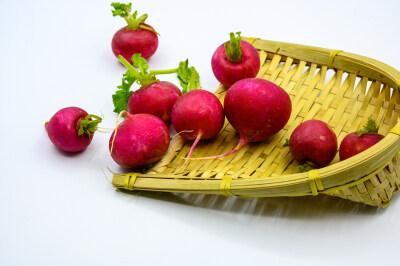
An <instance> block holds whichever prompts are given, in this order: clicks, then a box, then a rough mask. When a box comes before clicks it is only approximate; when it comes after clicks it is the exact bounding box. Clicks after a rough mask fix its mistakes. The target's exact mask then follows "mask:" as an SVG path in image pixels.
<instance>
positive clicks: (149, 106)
mask: <svg viewBox="0 0 400 266" xmlns="http://www.w3.org/2000/svg"><path fill="white" fill-rule="evenodd" d="M181 95H182V92H181V91H180V90H179V88H178V87H177V86H175V85H174V84H172V83H170V82H167V81H160V82H155V83H152V84H150V85H149V86H147V87H142V88H140V89H139V90H137V91H135V92H134V93H133V94H132V95H131V96H130V97H129V100H128V112H129V113H130V114H140V113H146V114H152V115H155V116H157V117H159V118H161V120H162V121H164V122H168V121H169V120H170V119H171V110H172V106H173V105H174V103H175V102H176V100H177V99H178V98H179V97H180V96H181Z"/></svg>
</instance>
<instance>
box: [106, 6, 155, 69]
mask: <svg viewBox="0 0 400 266" xmlns="http://www.w3.org/2000/svg"><path fill="white" fill-rule="evenodd" d="M111 6H112V7H114V10H112V14H113V16H114V17H115V16H120V17H123V18H124V19H125V21H126V22H127V23H128V26H125V27H123V28H121V29H120V30H118V31H117V32H116V33H115V34H114V37H113V38H112V42H111V47H112V50H113V53H114V54H115V56H118V55H122V56H123V57H124V58H125V59H126V60H128V62H130V63H131V64H132V55H133V54H136V53H140V54H142V56H143V57H144V58H146V59H148V58H150V57H151V56H152V55H153V54H154V53H155V52H156V50H157V47H158V37H157V34H158V33H157V32H156V31H155V30H154V29H153V27H151V26H150V25H148V24H145V20H146V19H147V14H144V15H142V16H140V17H139V18H137V15H138V12H137V11H135V12H134V13H133V14H131V9H132V3H129V4H121V3H112V4H111Z"/></svg>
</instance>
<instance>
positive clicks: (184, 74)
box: [113, 54, 199, 122]
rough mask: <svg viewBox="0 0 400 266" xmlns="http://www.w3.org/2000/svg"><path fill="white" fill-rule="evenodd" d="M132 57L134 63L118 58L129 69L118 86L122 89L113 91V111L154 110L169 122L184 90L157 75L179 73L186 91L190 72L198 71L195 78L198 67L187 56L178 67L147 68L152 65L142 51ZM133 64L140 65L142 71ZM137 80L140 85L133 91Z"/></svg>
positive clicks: (145, 111) (135, 111)
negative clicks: (192, 65) (148, 63)
mask: <svg viewBox="0 0 400 266" xmlns="http://www.w3.org/2000/svg"><path fill="white" fill-rule="evenodd" d="M132 58H133V61H134V64H133V66H132V65H131V64H130V63H129V62H128V61H126V60H125V59H124V58H123V57H122V56H118V59H119V60H120V61H121V63H122V64H124V65H125V66H126V67H127V68H128V71H127V72H126V73H125V74H124V77H123V79H122V84H121V85H120V86H118V89H119V90H118V91H117V92H116V93H115V94H114V95H113V103H114V106H115V109H114V112H116V113H120V112H121V111H123V110H128V112H129V113H130V114H140V113H146V114H152V115H155V116H157V117H158V118H160V119H161V120H163V121H164V122H169V121H170V120H171V110H172V106H173V105H174V103H175V101H176V100H177V99H178V98H179V97H180V96H181V95H182V92H181V91H180V90H179V88H178V87H177V86H175V85H174V84H172V83H170V82H166V81H159V80H158V79H157V78H156V75H158V74H170V73H178V78H179V79H180V81H181V85H182V87H184V91H185V88H186V87H187V84H188V83H189V82H190V80H189V78H188V75H189V74H190V73H192V72H195V73H196V75H197V76H196V78H197V79H199V78H198V73H197V71H196V70H195V68H194V67H191V68H189V67H188V60H186V61H185V62H181V63H180V64H179V67H178V68H174V69H168V70H151V71H148V68H149V66H148V65H147V62H146V59H144V58H143V57H141V56H140V54H134V55H133V56H132ZM134 66H136V67H139V71H138V70H136V69H135V68H134ZM135 81H136V82H137V83H139V84H140V85H141V88H140V89H139V90H137V91H135V92H132V91H130V88H131V86H132V84H133V83H134V82H135ZM198 86H199V85H198Z"/></svg>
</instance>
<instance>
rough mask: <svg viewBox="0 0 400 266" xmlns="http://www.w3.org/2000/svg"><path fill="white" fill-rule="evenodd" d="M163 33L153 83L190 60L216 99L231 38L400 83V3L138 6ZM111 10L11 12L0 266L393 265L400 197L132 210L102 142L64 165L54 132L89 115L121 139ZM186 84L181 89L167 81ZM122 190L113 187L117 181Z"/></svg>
mask: <svg viewBox="0 0 400 266" xmlns="http://www.w3.org/2000/svg"><path fill="white" fill-rule="evenodd" d="M133 6H134V8H135V9H137V10H139V13H140V14H142V13H145V12H146V13H148V14H149V18H148V20H147V22H148V23H149V24H151V25H152V26H154V27H155V29H156V30H157V31H158V32H160V33H161V36H160V38H159V48H158V51H157V52H156V54H155V55H154V56H153V57H152V58H151V60H150V61H149V64H150V67H151V68H152V69H166V68H174V67H176V66H177V64H178V62H179V61H182V60H184V59H186V58H189V62H190V64H191V65H195V66H196V67H197V69H198V70H199V72H200V75H201V81H202V85H203V88H204V89H207V90H210V91H213V90H214V89H215V88H216V87H217V86H218V82H217V81H216V79H215V78H214V76H213V74H212V71H211V67H210V61H211V56H212V53H213V52H214V50H215V49H216V47H217V46H218V45H220V44H221V43H222V42H224V41H226V40H227V39H228V33H229V32H231V31H239V30H241V31H242V34H243V35H244V36H253V37H259V38H262V39H269V40H277V41H286V42H293V43H301V44H308V45H315V46H320V47H325V48H332V49H340V50H344V51H348V52H353V53H357V54H361V55H365V56H368V57H372V58H374V59H377V60H380V61H382V62H385V63H387V64H389V65H391V66H393V67H395V68H397V69H400V51H399V47H400V44H399V43H400V37H399V36H400V35H399V29H400V18H399V10H400V2H399V1H254V0H246V1H216V0H213V1H211V0H202V1H176V0H168V1H161V0H160V1H135V2H133ZM110 10H111V7H110V2H108V1H107V2H106V1H94V0H93V1H83V0H81V1H72V0H71V1H5V0H0V92H1V95H0V101H1V103H0V115H1V124H2V126H1V131H0V132H1V133H0V134H1V136H0V148H1V152H0V156H1V157H0V162H1V178H0V265H128V264H129V265H228V264H229V265H255V264H258V265H278V264H279V265H284V264H287V265H289V264H290V265H376V264H378V263H379V264H381V265H391V264H392V265H393V264H394V262H395V261H397V258H398V247H399V244H400V240H399V237H400V230H399V223H400V195H395V198H394V199H393V201H392V203H391V204H390V205H389V206H388V207H387V208H386V209H379V208H373V207H368V206H365V205H361V204H355V203H352V202H349V201H345V200H341V199H336V198H329V197H324V196H318V197H305V198H276V199H239V198H225V197H222V196H192V195H179V194H169V193H165V194H163V193H150V192H148V193H142V194H141V195H140V196H138V197H134V198H127V197H125V196H124V195H122V194H120V193H119V192H117V191H116V190H115V189H114V188H113V187H112V186H111V185H110V184H109V183H108V181H107V180H106V178H105V177H104V175H103V173H102V169H105V168H106V167H107V166H108V167H110V168H111V169H113V170H115V171H121V169H120V168H119V167H118V166H117V165H116V164H115V163H114V161H113V160H112V159H111V158H110V156H109V154H108V139H109V137H110V134H109V133H108V134H105V133H96V134H95V137H94V140H93V142H92V144H91V145H90V146H89V148H88V149H87V150H86V151H85V152H83V153H80V154H75V155H69V154H66V153H62V152H60V151H59V150H58V149H57V148H55V146H54V145H53V144H52V143H51V142H50V141H49V139H48V137H47V135H46V132H45V130H44V127H43V125H44V123H45V122H46V121H47V120H49V119H50V117H51V116H52V115H53V114H54V113H55V112H56V111H57V110H59V109H61V108H63V107H67V106H79V107H81V108H84V109H85V110H87V111H88V112H89V113H93V114H103V115H104V122H103V123H102V126H103V127H114V125H115V122H116V115H115V114H113V112H112V109H113V106H112V101H111V95H112V94H113V92H114V91H115V89H116V86H117V85H119V84H120V79H121V77H122V73H123V72H124V71H125V69H124V67H123V66H122V65H120V64H119V63H118V62H117V60H116V58H115V57H114V55H113V54H112V52H111V45H110V43H111V38H112V36H113V34H114V32H115V31H117V30H118V29H119V28H120V27H122V26H124V23H125V22H124V20H123V19H122V18H114V17H112V15H111V11H110ZM162 78H163V79H164V80H169V81H172V82H176V83H177V79H176V77H175V76H174V75H172V76H165V77H162ZM108 177H109V178H111V175H110V174H108Z"/></svg>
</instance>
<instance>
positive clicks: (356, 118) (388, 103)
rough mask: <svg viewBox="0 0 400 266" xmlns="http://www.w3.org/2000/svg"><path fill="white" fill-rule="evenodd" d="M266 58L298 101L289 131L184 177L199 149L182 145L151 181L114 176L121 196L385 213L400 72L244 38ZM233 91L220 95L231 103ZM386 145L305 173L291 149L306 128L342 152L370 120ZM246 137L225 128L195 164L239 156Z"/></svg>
mask: <svg viewBox="0 0 400 266" xmlns="http://www.w3.org/2000/svg"><path fill="white" fill-rule="evenodd" d="M244 39H245V40H247V41H248V42H250V43H252V44H253V46H254V47H255V48H256V49H257V50H258V52H259V55H260V59H261V68H260V71H259V73H258V75H257V77H258V78H263V79H266V80H269V81H272V82H274V83H275V84H277V85H279V86H280V87H282V88H283V89H284V90H286V92H287V93H288V94H289V95H290V98H291V100H292V106H293V109H292V114H291V117H290V120H289V122H288V123H287V125H286V126H285V127H284V128H283V129H282V130H281V131H280V132H279V133H277V134H276V135H275V136H273V137H272V138H270V139H268V140H267V141H264V142H261V143H251V144H248V145H247V146H246V147H245V148H243V149H242V150H240V151H239V152H237V153H235V154H233V155H230V156H228V157H225V158H220V159H215V160H197V161H190V162H189V164H188V165H187V166H186V168H185V169H184V171H183V172H177V170H178V168H179V167H180V166H181V165H182V164H183V160H182V159H181V158H180V157H185V156H186V155H187V153H188V151H189V149H190V147H191V145H192V142H187V141H185V140H183V139H182V138H179V137H178V138H177V139H176V140H175V141H174V142H172V144H171V147H170V149H169V151H168V153H167V154H166V155H165V157H164V158H163V159H161V160H160V161H159V162H158V163H157V164H155V165H154V166H153V167H152V168H151V169H150V170H148V171H147V172H146V173H145V174H142V173H128V174H117V173H115V174H114V176H113V181H112V184H113V186H114V187H116V188H122V189H128V190H150V191H164V192H183V193H201V194H222V195H225V196H233V195H234V196H238V197H277V196H305V195H318V194H319V193H323V194H328V195H331V196H337V197H341V198H345V199H349V200H352V201H355V202H360V203H365V204H368V205H373V206H380V207H385V206H386V205H387V204H388V203H389V202H390V200H391V199H392V197H393V194H394V192H396V191H398V190H399V188H400V156H398V152H399V150H400V136H399V134H400V124H399V123H398V117H399V115H400V93H399V89H400V72H399V71H397V70H396V69H394V68H392V67H390V66H388V65H386V64H384V63H381V62H379V61H376V60H374V59H370V58H367V57H364V56H360V55H356V54H351V53H347V52H343V51H339V50H331V49H325V48H318V47H312V46H306V45H299V44H291V43H284V42H275V41H267V40H260V39H256V38H244ZM227 90H228V88H226V87H223V86H219V87H218V88H217V90H216V91H215V95H216V96H217V97H218V98H219V99H220V100H221V102H222V103H223V100H224V96H225V93H226V91H227ZM370 117H371V118H372V119H374V120H375V121H376V122H377V124H378V125H379V133H380V134H383V135H385V138H384V139H383V140H381V141H380V142H379V143H378V144H376V145H374V146H373V147H371V148H369V149H368V150H366V151H364V152H362V153H360V154H358V155H356V156H354V157H352V158H349V159H347V160H345V161H342V162H339V158H338V154H337V155H336V157H335V159H334V160H333V162H332V163H331V164H330V165H329V166H327V167H324V168H321V169H318V170H311V171H309V172H306V173H300V171H299V169H298V167H297V162H296V161H294V160H293V158H292V156H291V154H290V151H289V148H288V147H283V145H284V143H285V140H286V139H287V138H290V135H291V133H292V132H293V130H294V129H295V128H296V127H297V126H298V125H299V124H300V123H302V122H303V121H306V120H310V119H319V120H322V121H324V122H326V123H328V124H329V125H330V126H331V127H332V129H333V130H334V132H335V133H336V135H337V137H338V143H339V144H340V143H341V141H342V140H343V138H344V137H345V136H346V135H347V134H348V133H350V132H354V131H356V130H359V129H360V128H362V127H363V126H364V124H365V122H366V121H367V119H368V118H370ZM238 139H239V137H238V135H237V133H236V131H235V130H234V129H233V128H232V126H231V125H230V124H229V123H228V122H227V121H225V125H224V128H223V130H222V131H221V132H220V134H219V135H218V136H217V137H216V138H215V139H213V140H208V141H201V142H200V143H199V145H198V146H197V148H196V149H195V151H194V153H193V155H192V157H193V158H194V157H203V156H212V155H217V154H221V153H224V152H227V151H229V150H231V149H232V148H233V147H234V146H235V145H236V144H237V142H238Z"/></svg>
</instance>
